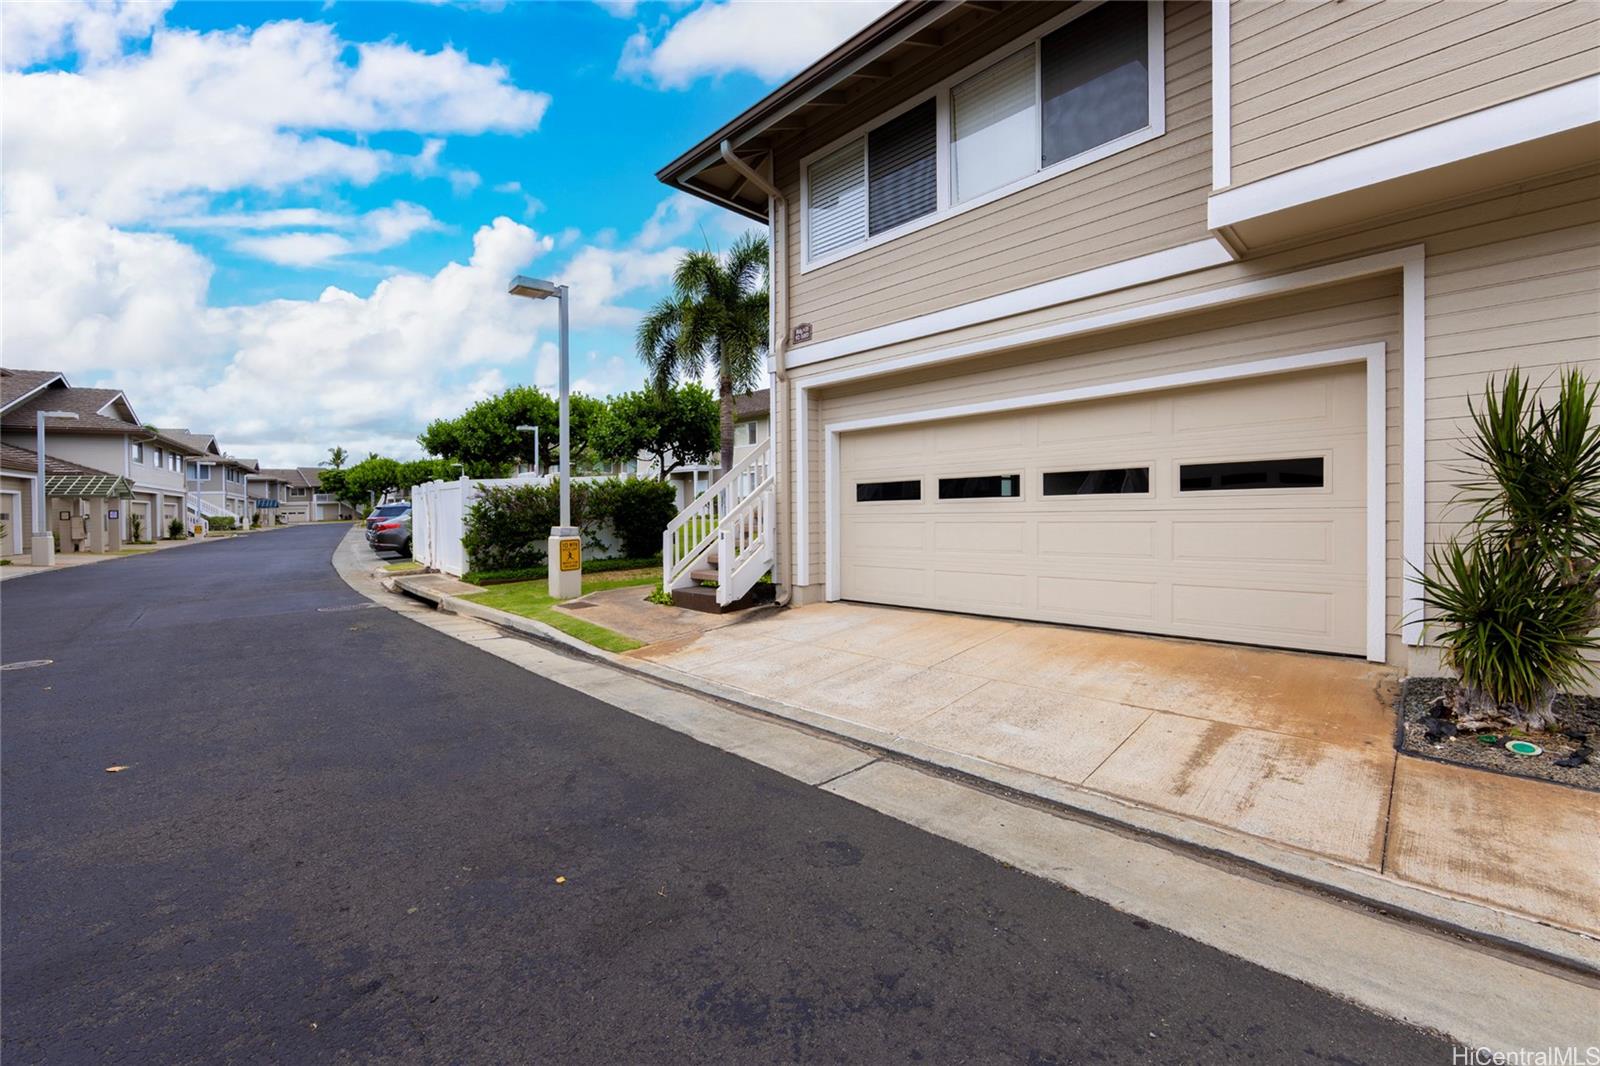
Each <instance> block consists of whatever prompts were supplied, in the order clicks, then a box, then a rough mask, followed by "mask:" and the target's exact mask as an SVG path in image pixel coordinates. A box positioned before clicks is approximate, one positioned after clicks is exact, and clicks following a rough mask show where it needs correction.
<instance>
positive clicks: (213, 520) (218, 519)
mask: <svg viewBox="0 0 1600 1066" xmlns="http://www.w3.org/2000/svg"><path fill="white" fill-rule="evenodd" d="M206 525H208V526H210V527H211V528H212V529H217V530H222V529H232V528H233V515H231V514H228V515H211V516H210V517H208V518H207V519H206Z"/></svg>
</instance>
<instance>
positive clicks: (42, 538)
mask: <svg viewBox="0 0 1600 1066" xmlns="http://www.w3.org/2000/svg"><path fill="white" fill-rule="evenodd" d="M47 418H70V419H72V420H73V421H74V422H76V421H77V420H78V413H77V412H76V411H40V412H39V415H38V419H37V425H38V428H39V431H38V435H37V437H36V439H35V441H34V448H35V450H36V451H37V452H38V459H39V469H38V474H39V477H38V479H37V480H35V481H34V483H33V562H34V565H35V566H53V565H55V561H56V539H55V538H54V537H52V536H50V535H49V529H48V527H47V526H46V525H45V514H46V511H47V509H48V507H49V502H48V501H47V500H46V499H45V494H44V420H45V419H47Z"/></svg>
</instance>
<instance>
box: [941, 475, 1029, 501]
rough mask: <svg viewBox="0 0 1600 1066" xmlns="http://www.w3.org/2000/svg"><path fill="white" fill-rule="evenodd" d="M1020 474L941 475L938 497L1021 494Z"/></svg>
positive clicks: (977, 498)
mask: <svg viewBox="0 0 1600 1066" xmlns="http://www.w3.org/2000/svg"><path fill="white" fill-rule="evenodd" d="M1021 495H1022V475H1021V474H989V475H985V476H980V477H942V478H940V479H939V499H941V500H980V499H985V498H988V497H991V496H1021Z"/></svg>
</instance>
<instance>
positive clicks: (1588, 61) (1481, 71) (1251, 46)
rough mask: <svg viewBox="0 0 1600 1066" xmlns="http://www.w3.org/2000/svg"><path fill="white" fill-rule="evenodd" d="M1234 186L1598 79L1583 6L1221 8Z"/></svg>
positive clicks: (1463, 3)
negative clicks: (1227, 51)
mask: <svg viewBox="0 0 1600 1066" xmlns="http://www.w3.org/2000/svg"><path fill="white" fill-rule="evenodd" d="M1232 20H1233V21H1232V40H1231V48H1232V50H1231V66H1232V72H1231V73H1232V89H1233V114H1232V131H1233V136H1232V140H1233V159H1232V184H1234V185H1240V184H1244V183H1247V182H1251V181H1256V180H1259V179H1261V178H1264V177H1268V176H1270V175H1273V174H1280V173H1283V172H1284V171H1287V170H1292V169H1293V168H1295V167H1299V166H1304V165H1306V164H1308V163H1314V162H1317V161H1319V160H1322V159H1327V158H1329V157H1330V156H1334V155H1338V154H1340V153H1342V152H1348V151H1350V150H1352V149H1355V148H1360V147H1363V146H1364V145H1369V144H1373V143H1376V142H1378V141H1382V140H1386V139H1388V138H1390V137H1395V136H1398V135H1400V134H1403V133H1409V132H1411V131H1413V130H1418V129H1422V128H1424V127H1427V126H1432V125H1434V124H1436V123H1439V122H1443V121H1445V120H1447V119H1452V118H1457V117H1459V116H1461V115H1466V114H1470V113H1471V112H1474V111H1480V110H1482V109H1483V108H1486V107H1492V106H1494V105H1495V104H1500V103H1505V102H1506V101H1508V100H1514V99H1517V98H1519V97H1522V96H1527V95H1529V94H1531V93H1535V92H1538V91H1540V90H1543V89H1550V88H1554V87H1555V86H1558V85H1562V84H1565V83H1567V82H1570V81H1573V80H1575V79H1577V78H1581V77H1585V76H1587V75H1590V74H1594V73H1596V72H1597V71H1600V4H1597V3H1595V2H1594V0H1565V2H1561V3H1553V2H1550V0H1497V2H1493V3H1485V2H1481V0H1439V2H1434V3H1417V2H1414V0H1377V2H1373V0H1365V2H1353V0H1340V2H1338V3H1315V4H1312V3H1295V2H1282V3H1263V2H1261V0H1239V2H1235V3H1234V4H1233V5H1232Z"/></svg>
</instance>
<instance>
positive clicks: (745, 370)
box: [638, 233, 767, 473]
mask: <svg viewBox="0 0 1600 1066" xmlns="http://www.w3.org/2000/svg"><path fill="white" fill-rule="evenodd" d="M766 267H767V239H766V238H765V237H763V236H761V235H760V234H756V233H748V234H745V235H744V236H743V237H740V238H739V239H738V240H736V241H734V242H733V247H732V248H730V249H728V254H727V255H726V256H718V255H716V254H715V253H714V252H712V251H710V250H709V249H708V250H706V251H701V252H690V253H689V254H688V255H686V256H684V257H683V259H682V261H680V262H679V263H678V268H677V270H676V271H674V272H673V276H672V288H673V293H672V295H671V296H668V297H666V298H664V299H663V300H662V301H661V302H660V303H658V304H657V305H656V306H655V308H654V309H652V310H651V311H650V313H649V314H647V315H645V316H644V320H643V321H642V322H640V323H639V336H638V344H639V358H640V359H642V360H643V361H644V365H645V366H646V367H648V368H649V370H650V375H651V377H652V379H653V380H654V384H655V387H656V388H657V389H660V390H662V391H665V390H667V389H669V388H671V387H672V384H673V382H674V381H675V380H676V379H678V378H690V379H698V378H700V377H701V376H702V375H703V374H704V373H705V372H706V369H707V367H708V366H709V367H710V368H712V369H714V370H715V371H716V374H717V398H718V400H719V402H720V403H721V406H722V470H723V472H724V473H726V472H727V471H729V470H730V469H732V468H733V397H734V394H735V393H736V392H749V391H750V390H751V389H753V388H755V386H756V383H757V382H758V381H760V380H761V372H762V370H763V369H765V363H766V354H767V288H766V278H765V275H766ZM758 284H759V285H760V288H757V287H756V286H757V285H758Z"/></svg>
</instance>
